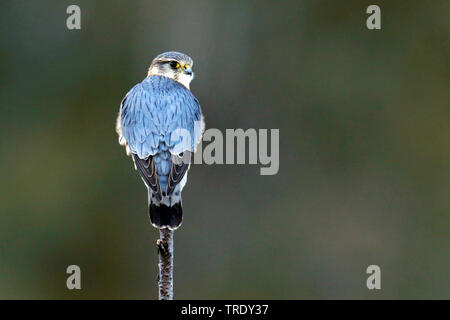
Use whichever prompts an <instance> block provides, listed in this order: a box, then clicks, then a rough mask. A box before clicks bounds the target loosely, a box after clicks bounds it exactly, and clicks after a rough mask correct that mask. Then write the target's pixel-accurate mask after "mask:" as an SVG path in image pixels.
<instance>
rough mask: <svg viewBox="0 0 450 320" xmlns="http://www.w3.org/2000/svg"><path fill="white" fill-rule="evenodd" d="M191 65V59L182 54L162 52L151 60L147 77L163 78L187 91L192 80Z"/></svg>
mask: <svg viewBox="0 0 450 320" xmlns="http://www.w3.org/2000/svg"><path fill="white" fill-rule="evenodd" d="M193 63H194V62H193V61H192V58H191V57H189V56H188V55H185V54H184V53H181V52H176V51H169V52H164V53H161V54H160V55H158V56H156V58H155V59H153V61H152V64H151V65H150V68H149V69H148V76H164V77H167V78H170V79H173V80H175V81H177V82H179V83H181V84H182V85H184V86H185V87H186V88H188V89H189V84H190V82H191V81H192V79H194V71H192V65H193Z"/></svg>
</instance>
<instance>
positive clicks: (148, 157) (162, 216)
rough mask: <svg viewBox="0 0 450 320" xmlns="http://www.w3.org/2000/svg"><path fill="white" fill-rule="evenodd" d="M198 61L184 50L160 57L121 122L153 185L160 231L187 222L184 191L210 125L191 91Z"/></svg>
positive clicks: (124, 138)
mask: <svg viewBox="0 0 450 320" xmlns="http://www.w3.org/2000/svg"><path fill="white" fill-rule="evenodd" d="M192 65H193V61H192V59H191V58H190V57H189V56H187V55H185V54H183V53H180V52H175V51H171V52H165V53H162V54H160V55H158V56H157V57H156V58H155V59H154V60H153V62H152V64H151V65H150V68H149V69H148V74H147V77H146V78H145V79H144V80H143V81H142V82H141V83H139V84H137V85H135V86H134V87H133V88H132V89H131V90H130V91H129V92H128V93H127V94H126V95H125V98H124V99H123V100H122V102H121V104H120V111H119V116H118V117H117V122H116V131H117V133H118V135H119V143H120V144H121V145H123V146H125V147H126V151H127V154H128V155H131V157H132V159H133V161H134V165H135V168H136V170H137V171H138V172H139V174H140V176H141V178H142V180H143V181H144V183H145V185H146V186H147V189H148V203H149V214H150V221H151V223H152V224H153V226H154V227H156V228H160V229H163V228H169V229H176V228H178V227H179V226H180V224H181V222H182V218H183V209H182V206H181V191H182V190H183V187H184V185H185V184H186V181H187V172H188V170H189V166H190V161H189V159H190V156H191V153H192V152H195V149H196V147H197V145H198V143H199V142H200V140H201V137H202V134H203V131H204V128H205V124H204V120H203V115H202V111H201V109H200V104H199V102H198V100H197V99H196V98H195V97H194V95H193V94H192V93H191V91H190V89H189V84H190V82H191V81H192V79H193V78H194V72H193V71H192Z"/></svg>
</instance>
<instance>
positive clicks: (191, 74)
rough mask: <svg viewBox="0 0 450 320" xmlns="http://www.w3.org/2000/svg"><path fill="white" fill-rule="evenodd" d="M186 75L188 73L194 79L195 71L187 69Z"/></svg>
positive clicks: (190, 68)
mask: <svg viewBox="0 0 450 320" xmlns="http://www.w3.org/2000/svg"><path fill="white" fill-rule="evenodd" d="M184 73H186V74H187V75H190V76H192V77H194V71H192V67H189V68H187V69H186V70H184Z"/></svg>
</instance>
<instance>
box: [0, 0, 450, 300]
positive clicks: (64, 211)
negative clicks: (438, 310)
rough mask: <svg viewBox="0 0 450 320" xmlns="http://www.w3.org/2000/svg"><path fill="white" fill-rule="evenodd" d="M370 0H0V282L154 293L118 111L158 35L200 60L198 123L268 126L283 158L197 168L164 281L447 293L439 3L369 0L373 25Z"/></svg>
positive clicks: (52, 290)
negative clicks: (71, 26)
mask: <svg viewBox="0 0 450 320" xmlns="http://www.w3.org/2000/svg"><path fill="white" fill-rule="evenodd" d="M74 3H75V4H77V5H79V6H80V8H81V14H82V18H81V25H82V29H81V30H68V29H67V28H66V19H67V17H68V15H67V14H66V8H67V6H68V5H70V4H74ZM373 3H374V2H373V1H370V2H369V1H345V2H344V1H331V0H330V1H295V2H294V1H293V2H286V1H281V2H275V1H206V0H205V1H189V2H187V1H158V2H156V1H75V2H74V1H58V2H55V1H5V0H2V1H1V2H0V39H1V41H0V119H1V126H0V150H1V158H0V179H1V184H0V298H7V299H12V298H19V299H22V298H32V299H53V298H60V299H80V298H84V299H94V298H97V299H103V298H113V299H118V298H124V299H131V298H137V299H154V298H157V289H156V276H157V253H156V247H155V240H156V239H157V237H158V232H157V230H156V229H154V228H153V227H152V226H151V225H150V223H149V221H148V214H147V195H146V190H145V187H144V185H143V183H142V182H141V180H140V179H139V178H138V175H137V173H136V172H135V171H134V169H133V166H132V163H131V159H130V158H128V157H126V155H125V153H124V149H123V148H122V147H121V146H119V145H118V143H117V135H116V133H115V131H114V124H115V119H116V116H117V112H118V109H119V103H120V101H121V99H122V98H123V96H124V95H125V94H126V92H127V91H128V90H129V89H130V88H131V87H132V86H133V85H134V84H136V83H138V82H140V81H141V80H142V79H143V78H144V77H145V75H146V72H147V68H148V66H149V64H150V62H151V60H152V59H153V57H154V56H156V55H157V54H159V53H161V52H164V51H168V50H177V51H181V52H185V53H187V54H189V55H190V56H192V57H193V58H194V61H195V66H194V68H195V71H196V79H195V80H194V81H193V83H192V85H191V89H192V91H193V92H194V94H195V95H196V96H197V97H198V99H199V100H200V103H201V105H202V108H203V112H204V114H205V117H206V121H207V128H219V129H221V130H224V129H225V128H244V129H246V128H269V129H270V128H279V129H280V170H279V173H278V175H275V176H260V175H259V167H260V166H258V165H212V166H206V165H195V166H193V168H192V169H191V171H190V175H189V182H188V185H187V187H186V188H185V191H184V193H183V200H184V202H183V204H184V210H185V211H184V212H185V215H184V217H185V219H184V223H183V226H182V227H181V228H180V229H179V230H178V231H177V232H176V234H175V298H177V299H216V298H217V299H229V298H233V299H239V298H246V299H309V298H319V299H335V298H340V299H348V298H357V299H377V298H394V299H407V298H445V299H448V298H450V285H449V284H450V281H449V280H450V279H449V269H450V256H449V252H450V248H449V239H450V238H449V230H450V228H449V227H450V216H449V210H450V196H449V189H450V170H449V160H450V152H449V150H450V149H449V146H450V130H449V129H450V126H449V120H450V108H449V106H450V93H449V92H450V90H449V88H450V63H449V51H450V50H449V33H450V27H449V20H450V19H449V18H450V16H449V12H450V2H449V1H432V2H423V1H376V4H378V5H379V6H380V7H381V23H382V29H381V30H379V31H370V30H368V29H367V28H366V19H367V17H368V15H367V14H366V8H367V6H368V5H370V4H373ZM70 264H76V265H79V266H80V267H81V270H82V290H79V291H76V290H74V291H69V290H67V288H66V278H67V276H68V275H67V274H66V268H67V266H68V265H70ZM371 264H376V265H379V266H380V267H381V272H382V276H381V286H382V289H381V290H373V291H369V290H368V289H367V288H366V278H367V277H368V275H367V274H366V268H367V266H369V265H371Z"/></svg>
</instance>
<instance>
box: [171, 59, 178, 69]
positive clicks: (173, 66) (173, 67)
mask: <svg viewBox="0 0 450 320" xmlns="http://www.w3.org/2000/svg"><path fill="white" fill-rule="evenodd" d="M169 65H170V67H171V68H172V69H179V68H180V64H179V63H178V62H177V61H170V62H169Z"/></svg>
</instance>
